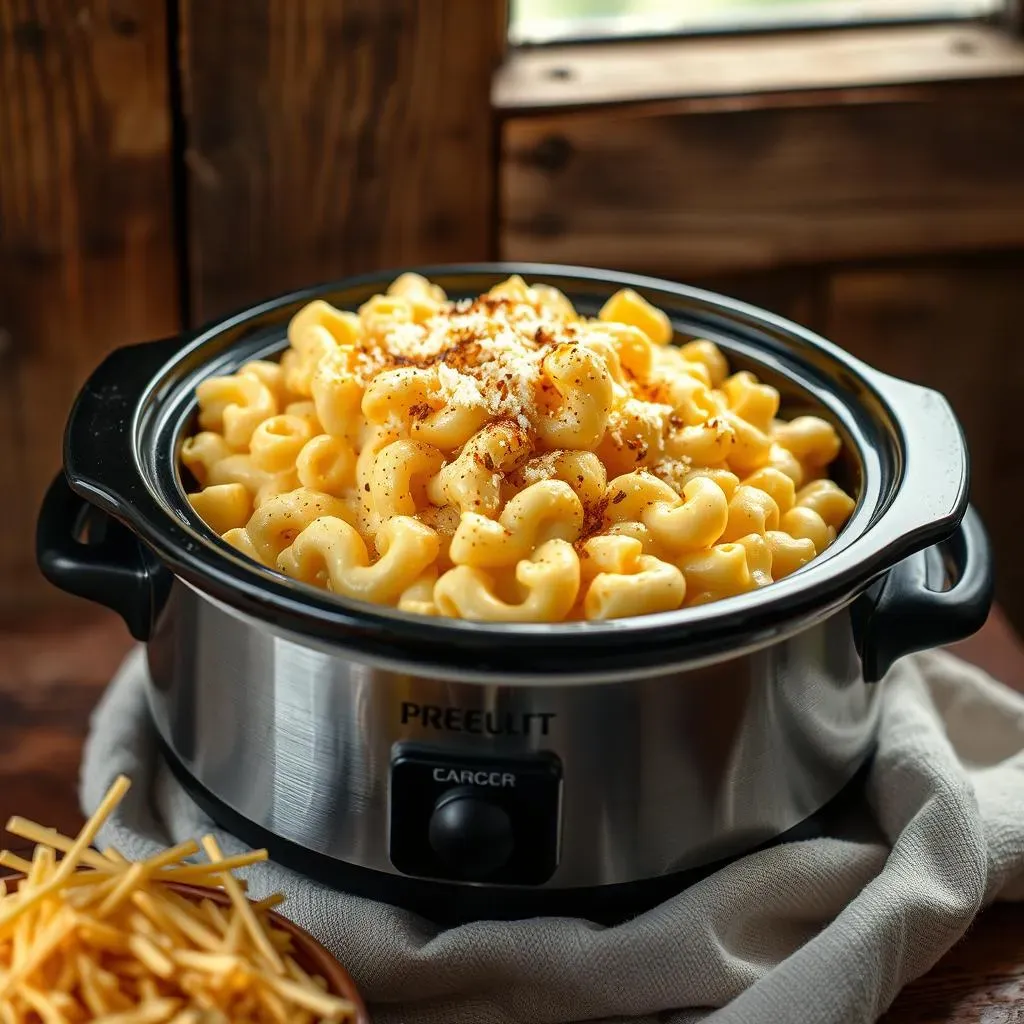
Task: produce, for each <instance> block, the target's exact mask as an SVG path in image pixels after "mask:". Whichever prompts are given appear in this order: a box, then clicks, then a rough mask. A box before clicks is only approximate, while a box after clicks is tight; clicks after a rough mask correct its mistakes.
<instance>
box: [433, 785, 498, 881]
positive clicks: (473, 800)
mask: <svg viewBox="0 0 1024 1024" xmlns="http://www.w3.org/2000/svg"><path fill="white" fill-rule="evenodd" d="M428 838H429V840H430V845H431V848H432V849H433V850H434V852H435V853H436V854H437V855H438V857H440V859H441V860H442V861H443V862H444V863H445V864H446V865H447V867H448V868H449V869H450V870H452V871H454V872H456V873H457V874H458V875H459V877H461V878H464V879H466V880H467V881H483V880H484V879H486V878H487V877H488V876H489V875H491V874H493V873H494V872H495V871H497V870H498V869H499V868H501V867H503V866H504V865H505V863H506V862H507V861H508V859H509V857H511V856H512V850H513V848H514V846H515V838H514V835H513V830H512V819H511V818H510V817H509V816H508V812H506V811H505V810H504V809H503V808H502V807H499V806H498V805H497V804H495V803H493V802H491V801H490V800H488V799H487V798H486V796H483V795H482V794H481V793H480V791H479V790H477V789H473V788H471V787H468V786H463V787H459V788H457V789H449V790H447V791H446V792H444V793H442V794H441V796H439V797H438V799H437V803H435V804H434V813H433V814H432V815H431V816H430V826H429V833H428Z"/></svg>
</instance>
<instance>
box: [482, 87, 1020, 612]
mask: <svg viewBox="0 0 1024 1024" xmlns="http://www.w3.org/2000/svg"><path fill="white" fill-rule="evenodd" d="M727 107H728V104H726V103H724V102H723V103H721V104H718V105H717V108H716V104H714V103H712V104H711V105H710V107H709V108H707V112H703V113H699V112H696V111H695V110H694V109H693V108H692V107H691V106H690V105H687V104H685V103H671V104H654V105H652V104H632V105H623V106H621V107H615V108H603V109H601V110H589V111H586V112H574V111H562V112H554V113H552V112H545V113H532V114H523V115H521V116H511V117H509V118H508V119H507V120H506V122H505V125H504V130H503V161H502V176H501V190H500V191H501V211H502V220H501V235H500V243H501V244H500V248H501V253H502V255H503V256H504V257H505V258H508V259H524V260H553V261H560V262H566V263H583V264H589V265H597V266H602V265H603V266H611V267H616V268H619V269H625V270H634V271H639V272H644V273H653V274H656V275H661V276H665V277H668V278H672V279H676V280H684V281H691V282H694V283H697V284H702V285H705V286H708V287H711V288H714V289H716V290H719V291H723V292H725V293H728V294H734V295H737V296H739V297H741V298H744V299H747V300H748V301H752V302H755V303H757V304H759V305H762V306H766V307H768V308H770V309H773V310H776V311H777V312H780V313H782V314H784V315H787V316H789V317H791V318H793V319H795V320H798V321H800V322H802V323H805V324H807V325H809V326H811V327H813V328H814V329H816V330H818V331H820V332H822V333H824V334H826V335H827V336H829V337H831V338H832V339H833V340H835V341H837V342H839V343H840V344H843V345H845V346H846V347H847V348H849V349H850V350H851V351H853V352H855V353H857V354H858V355H860V356H862V357H863V358H864V359H866V360H867V361H868V362H870V363H873V364H874V365H876V366H878V367H880V368H881V369H884V370H887V371H889V372H891V373H894V374H897V375H899V376H903V377H906V378H909V379H911V380H917V381H919V382H921V383H923V384H926V385H928V386H931V387H935V388H938V389H939V390H941V391H943V392H944V393H946V394H947V395H948V397H949V398H950V400H951V402H952V404H953V406H954V407H955V409H956V410H957V413H958V415H959V416H960V418H961V420H962V422H963V424H964V428H965V431H966V433H967V437H968V442H969V445H970V449H971V455H972V470H973V472H972V499H973V500H974V501H975V503H976V504H977V505H978V507H979V508H980V510H981V511H982V514H983V516H984V518H985V521H986V523H987V524H988V526H989V530H990V533H991V534H992V537H993V541H994V545H995V551H996V557H997V583H998V594H999V598H1000V600H1001V601H1002V602H1003V603H1004V604H1005V605H1006V607H1007V609H1008V611H1009V613H1010V615H1011V617H1012V618H1013V620H1014V622H1015V624H1016V625H1017V627H1018V628H1024V587H1022V583H1024V534H1022V533H1021V530H1020V527H1019V524H1018V522H1017V512H1016V510H1017V509H1018V508H1020V507H1021V506H1022V504H1024V468H1022V467H1024V458H1022V456H1024V452H1022V448H1024V436H1022V434H1021V431H1020V429H1019V428H1018V427H1017V426H1016V425H1015V420H1016V418H1017V415H1018V412H1017V409H1018V405H1019V399H1018V397H1017V395H1018V393H1019V391H1020V387H1021V384H1022V382H1024V355H1022V351H1024V350H1022V348H1021V344H1020V340H1019V339H1020V333H1021V324H1024V176H1022V174H1021V170H1020V169H1021V167H1024V132H1022V131H1021V125H1022V124H1024V83H1022V82H1021V81H1020V80H1018V79H1008V80H1006V81H1003V82H994V83H987V84H981V83H961V84H957V85H952V84H947V85H934V86H904V87H897V88H892V89H884V90H871V91H869V92H864V91H856V92H852V93H849V94H843V95H836V94H813V95H807V96H792V95H791V96H787V97H785V101H784V102H781V101H780V102H779V103H778V104H776V105H774V106H773V105H771V103H770V102H769V104H768V105H767V106H765V107H763V109H754V110H750V109H747V110H742V111H738V110H730V109H727Z"/></svg>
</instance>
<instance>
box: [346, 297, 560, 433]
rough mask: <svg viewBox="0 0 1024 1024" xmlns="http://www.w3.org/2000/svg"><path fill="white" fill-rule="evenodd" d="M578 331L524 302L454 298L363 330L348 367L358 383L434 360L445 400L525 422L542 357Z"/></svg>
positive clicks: (530, 417) (532, 411) (531, 414)
mask: <svg viewBox="0 0 1024 1024" xmlns="http://www.w3.org/2000/svg"><path fill="white" fill-rule="evenodd" d="M576 336H577V332H576V328H575V327H574V325H571V324H566V323H563V322H561V321H558V320H555V319H553V318H552V317H550V316H549V315H545V314H543V313H541V312H540V311H539V310H538V309H537V308H536V307H535V306H533V305H531V304H530V303H528V302H517V301H514V300H511V299H507V298H495V297H492V296H482V297H481V298H479V299H475V300H469V299H460V300H458V301H456V302H449V303H446V304H445V305H444V306H443V307H442V309H441V312H439V313H438V314H436V315H434V316H432V317H430V318H429V319H427V320H426V321H424V322H423V323H418V324H417V323H395V324H392V325H390V326H389V327H388V328H387V330H386V331H385V332H384V333H383V335H382V336H380V337H365V338H363V339H362V340H361V341H360V342H359V343H358V346H357V351H356V352H355V353H354V358H353V359H352V360H351V362H350V367H351V372H353V373H354V374H355V375H356V377H357V378H358V379H359V380H360V383H364V384H365V383H367V382H368V381H369V380H370V379H371V377H374V376H376V375H377V374H378V373H379V372H381V371H382V370H387V369H391V368H395V367H400V366H414V367H420V368H433V369H435V371H436V375H437V377H436V379H437V386H438V397H439V398H441V399H442V400H443V401H444V402H445V403H446V404H447V405H452V406H455V407H457V408H458V407H461V408H466V409H485V410H486V411H487V413H488V414H489V415H490V416H494V417H500V418H507V419H510V420H513V421H514V422H516V423H518V424H519V425H520V426H521V427H523V428H524V429H530V428H531V426H532V424H533V421H534V420H535V418H536V415H537V404H536V403H537V398H536V396H537V391H538V388H539V386H540V384H541V378H542V375H543V370H542V364H543V362H544V358H545V356H546V355H547V354H548V353H549V352H551V351H553V350H554V349H555V348H556V347H557V346H558V345H559V344H562V343H564V342H567V341H572V340H574V339H575V338H576Z"/></svg>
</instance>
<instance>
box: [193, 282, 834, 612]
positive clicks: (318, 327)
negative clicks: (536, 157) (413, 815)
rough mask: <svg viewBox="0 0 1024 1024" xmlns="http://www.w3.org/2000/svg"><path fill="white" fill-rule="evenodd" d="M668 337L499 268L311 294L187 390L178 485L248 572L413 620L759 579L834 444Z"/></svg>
mask: <svg viewBox="0 0 1024 1024" xmlns="http://www.w3.org/2000/svg"><path fill="white" fill-rule="evenodd" d="M672 340H673V330H672V325H671V323H670V321H669V319H668V317H667V316H666V315H665V314H664V313H663V312H662V311H661V310H659V309H656V308H655V307H653V306H651V305H650V304H649V303H648V302H646V301H645V300H644V299H643V298H642V297H641V296H639V295H638V294H636V293H635V292H633V291H631V290H629V289H625V290H622V291H620V292H617V293H616V294H615V295H613V296H612V297H611V298H610V299H609V300H608V301H607V302H606V303H605V305H604V307H603V308H602V309H601V311H600V313H599V314H598V316H597V317H596V318H594V319H589V318H585V317H581V316H580V315H579V314H578V313H577V312H576V310H575V309H574V308H573V306H572V304H571V303H570V301H569V300H568V299H567V298H566V297H565V296H564V295H562V294H561V293H560V292H559V291H557V290H556V289H554V288H551V287H550V286H547V285H535V286H533V287H530V286H528V285H527V284H526V283H525V282H524V281H523V280H522V279H521V278H518V277H512V278H510V279H509V280H508V281H505V282H503V283H502V284H500V285H498V286H496V287H495V288H493V289H491V291H490V292H488V293H487V294H485V295H482V296H480V297H479V298H478V299H476V300H472V301H470V300H461V301H457V302H450V301H449V300H448V299H447V297H446V296H445V294H444V292H443V291H442V290H441V289H440V288H439V287H438V286H437V285H434V284H431V283H430V282H429V281H427V280H425V279H424V278H422V277H419V276H417V275H415V274H403V275H402V276H401V277H399V278H398V279H397V280H396V281H395V282H394V283H393V284H392V285H391V287H390V288H389V289H388V292H387V294H385V295H378V296H375V297H374V298H372V299H370V301H369V302H367V303H365V304H364V305H363V306H362V307H361V308H360V309H359V310H358V312H355V313H353V312H345V311H341V310H337V309H334V308H333V307H332V306H330V305H329V304H328V303H326V302H323V301H321V300H317V301H315V302H311V303H310V304H309V305H307V306H306V307H305V308H303V309H302V310H301V311H300V312H299V313H297V314H296V315H295V317H294V318H293V319H292V321H291V323H290V325H289V328H288V341H289V348H288V349H287V351H286V352H285V353H284V355H283V356H282V359H281V361H280V363H274V362H269V361H256V362H252V363H249V364H247V365H245V366H244V367H242V369H240V370H239V371H238V372H237V373H235V374H233V375H230V376H223V377H213V378H209V379H207V380H205V381H203V382H202V383H201V384H200V385H199V387H198V388H197V397H198V402H199V416H198V431H197V432H196V433H195V434H194V436H192V437H190V438H188V439H187V440H186V441H185V442H184V444H183V446H182V451H181V460H182V463H183V465H184V466H185V467H186V468H187V469H188V471H189V472H190V473H191V475H192V477H193V478H194V479H195V481H196V484H197V485H198V489H197V490H196V491H195V492H194V493H192V494H190V495H189V500H190V502H191V503H192V506H193V508H194V509H195V511H196V513H197V514H198V515H199V516H200V517H201V518H202V519H203V520H204V522H205V523H206V524H207V525H208V526H209V527H210V528H211V529H213V530H215V531H216V532H217V533H218V534H219V535H220V536H222V537H223V538H224V540H225V541H227V543H229V544H230V545H232V546H233V547H234V548H235V549H236V550H238V551H239V552H241V553H243V554H244V555H246V556H248V557H249V558H251V559H253V560H255V561H257V562H259V563H261V564H262V565H264V566H266V567H268V568H271V569H276V570H277V571H279V572H282V573H284V574H286V575H288V576H290V577H292V578H294V579H296V580H299V581H301V582H303V583H306V584H311V585H313V586H317V587H322V588H325V589H327V590H330V591H332V592H334V593H336V594H339V595H342V596H344V597H346V598H353V599H357V600H363V601H368V602H371V603H376V604H385V605H390V606H392V607H397V608H398V609H400V610H402V611H406V612H412V613H416V614H421V615H441V616H454V617H461V618H467V619H478V620H490V621H507V622H557V621H564V620H573V619H592V620H596V619H610V618H622V617H625V616H633V615H646V614H649V613H653V612H661V611H671V610H674V609H677V608H681V607H687V606H691V605H698V604H704V603H706V602H708V601H716V600H719V599H721V598H726V597H729V596H732V595H735V594H741V593H745V592H747V591H751V590H754V589H756V588H759V587H763V586H766V585H768V584H770V583H772V582H773V581H774V580H777V579H781V578H782V577H783V576H788V575H789V574H790V573H793V572H795V571H797V570H798V569H799V568H801V567H802V566H804V565H806V564H807V563H808V562H809V561H811V559H813V558H815V557H816V556H817V555H819V554H821V552H822V551H823V550H824V549H825V548H826V547H828V545H829V544H831V543H832V541H833V540H835V538H836V535H837V533H838V531H839V530H841V529H842V527H843V525H844V524H845V523H846V521H847V519H848V518H849V517H850V515H851V513H852V511H853V508H854V501H853V499H852V498H851V497H850V496H849V495H847V494H846V493H845V492H844V491H843V490H842V489H841V488H840V487H839V486H838V485H837V484H835V483H833V482H832V481H831V480H830V479H828V477H827V471H828V466H829V464H830V463H831V462H832V461H833V460H834V459H835V458H836V456H837V455H838V454H839V450H840V440H839V437H838V435H837V433H836V431H835V429H834V428H833V427H832V426H831V424H829V423H828V422H826V421H825V420H823V419H820V418H818V417H815V416H799V417H797V418H796V419H793V420H791V421H785V420H781V419H779V418H778V416H779V393H778V392H777V391H776V390H775V388H773V387H770V386H769V385H767V384H763V383H761V382H760V381H758V379H757V378H756V377H755V376H754V375H753V374H752V373H750V372H748V371H746V370H743V371H740V372H738V373H732V374H730V372H729V366H728V364H727V362H726V359H725V356H724V355H723V353H722V352H721V351H720V350H719V349H718V347H717V346H716V345H714V344H713V343H711V342H710V341H703V340H696V341H690V342H688V343H686V344H683V345H680V346H676V345H673V344H671V342H672Z"/></svg>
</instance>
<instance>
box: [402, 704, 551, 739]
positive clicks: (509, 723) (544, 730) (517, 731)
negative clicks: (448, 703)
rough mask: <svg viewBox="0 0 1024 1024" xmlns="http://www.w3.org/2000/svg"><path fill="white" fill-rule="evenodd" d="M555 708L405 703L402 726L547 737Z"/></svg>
mask: <svg viewBox="0 0 1024 1024" xmlns="http://www.w3.org/2000/svg"><path fill="white" fill-rule="evenodd" d="M554 717H555V713H554V712H553V711H523V712H513V711H482V710H480V709H473V710H470V711H467V710H466V709H465V708H453V707H441V706H439V705H437V704H416V703H414V702H413V701H409V700H407V701H403V702H402V725H409V724H413V725H421V726H423V727H424V728H425V729H439V730H441V731H442V732H468V733H473V734H474V735H481V736H483V735H486V736H547V735H548V733H549V731H550V728H551V720H552V719H553V718H554Z"/></svg>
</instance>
